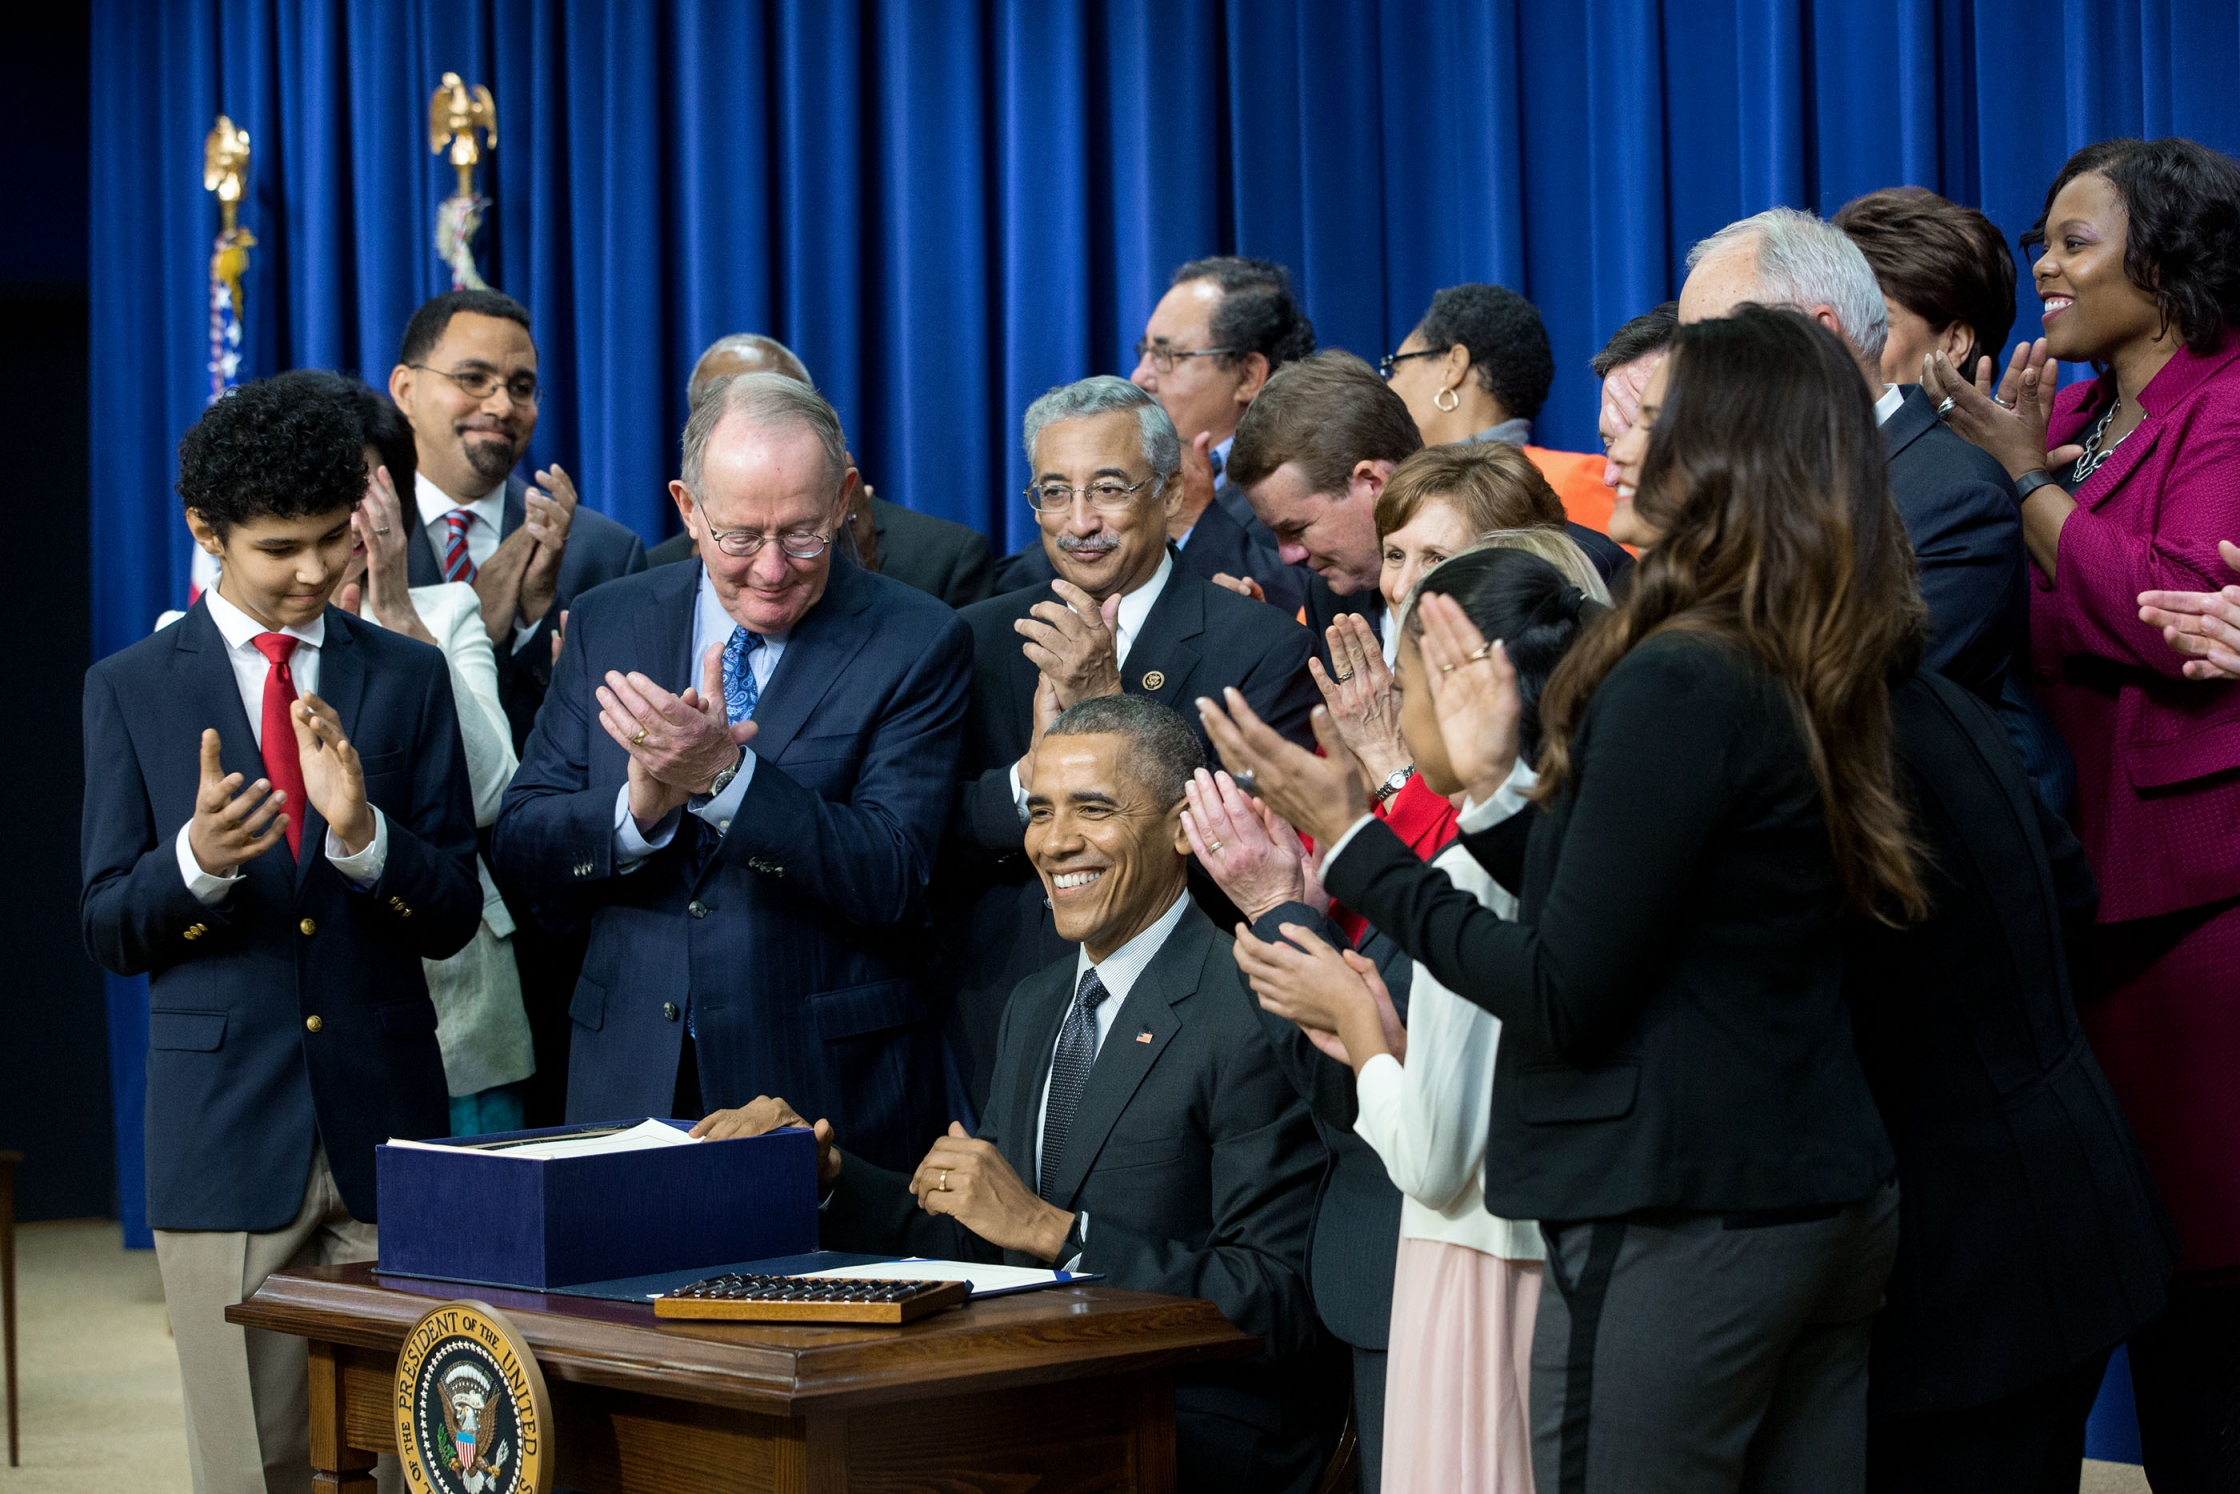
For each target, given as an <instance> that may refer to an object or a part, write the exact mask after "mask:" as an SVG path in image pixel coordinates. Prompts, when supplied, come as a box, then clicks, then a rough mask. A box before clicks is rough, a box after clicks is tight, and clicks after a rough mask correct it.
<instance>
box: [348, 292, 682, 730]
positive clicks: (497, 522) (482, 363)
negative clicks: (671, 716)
mask: <svg viewBox="0 0 2240 1494" xmlns="http://www.w3.org/2000/svg"><path fill="white" fill-rule="evenodd" d="M389 397H390V398H391V399H392V400H395V401H396V405H397V408H398V409H399V410H402V411H403V412H404V417H405V419H406V420H407V421H409V422H410V423H411V425H412V441H413V446H414V447H415V448H416V450H417V452H418V456H419V471H418V473H417V475H416V476H415V478H414V487H415V490H416V491H415V493H414V501H415V503H416V504H417V506H418V508H419V510H420V532H421V534H422V535H423V536H425V539H424V541H423V542H421V543H417V544H414V545H411V546H409V547H408V549H407V560H406V563H407V565H408V566H409V567H410V568H411V582H412V584H413V585H414V586H434V585H436V584H437V583H439V582H443V581H465V582H468V583H470V584H471V585H472V586H473V587H474V589H475V592H476V594H477V595H478V596H480V597H481V599H482V621H483V625H484V627H486V628H487V629H488V630H489V633H490V642H491V644H492V645H493V646H494V647H495V648H496V649H497V651H498V699H499V702H500V703H501V704H502V705H504V707H505V710H506V717H507V719H508V721H509V722H510V723H511V725H512V728H513V745H514V750H515V751H517V752H518V751H519V750H520V749H521V745H522V744H523V743H524V742H526V741H527V740H528V737H529V726H530V723H532V722H533V721H535V720H536V715H537V707H538V706H539V705H540V704H541V703H542V702H543V700H544V692H545V689H546V687H547V685H549V684H550V682H551V678H552V640H553V638H554V636H555V635H556V634H557V633H558V631H559V630H560V628H561V626H562V617H563V615H564V614H565V612H566V610H567V608H568V606H569V604H570V603H571V602H573V601H574V600H575V597H576V594H577V593H578V592H584V591H589V590H590V589H591V588H592V587H594V586H597V585H598V584H599V583H600V582H602V581H611V580H613V579H614V578H615V577H617V576H624V575H628V574H629V573H630V572H632V571H642V570H644V569H645V568H646V550H645V544H644V542H643V541H641V540H640V539H639V538H638V536H637V535H636V534H634V533H632V532H631V531H630V530H629V528H627V527H626V526H624V525H622V524H619V523H617V522H615V521H614V520H613V519H610V518H608V517H607V516H606V515H605V514H602V513H598V512H596V511H594V510H592V509H588V508H581V509H579V507H578V505H577V502H576V489H575V484H574V482H572V481H571V480H570V479H569V477H568V474H567V473H566V472H565V471H563V470H562V469H561V468H560V466H559V465H558V464H554V465H553V466H551V467H548V468H546V469H545V470H543V471H541V472H538V473H537V474H536V485H535V486H533V487H532V486H531V485H530V484H528V483H526V482H524V481H523V480H522V479H521V478H519V477H517V476H515V475H514V470H513V469H514V467H515V466H516V465H517V464H518V463H519V462H520V461H521V458H522V456H523V455H524V454H525V453H526V452H527V451H528V449H529V438H530V437H531V436H532V435H534V434H536V429H537V410H538V407H539V405H540V403H541V402H542V400H543V397H544V386H543V385H542V384H541V383H539V382H538V379H537V345H536V342H535V340H534V339H532V338H531V337H530V335H529V311H528V308H527V307H525V306H523V305H522V304H521V303H520V302H519V301H516V300H515V299H514V298H513V297H511V296H509V295H506V294H504V293H503V292H501V291H493V290H465V291H447V292H445V293H444V294H443V295H440V296H437V297H435V298H434V299H433V300H431V301H429V302H427V303H426V304H425V305H423V306H421V308H420V309H419V310H418V311H415V312H414V313H413V314H412V320H411V321H410V322H408V323H406V324H405V331H404V346H403V347H402V348H401V349H400V350H399V351H398V354H397V366H396V367H395V368H393V369H391V370H390V371H389Z"/></svg>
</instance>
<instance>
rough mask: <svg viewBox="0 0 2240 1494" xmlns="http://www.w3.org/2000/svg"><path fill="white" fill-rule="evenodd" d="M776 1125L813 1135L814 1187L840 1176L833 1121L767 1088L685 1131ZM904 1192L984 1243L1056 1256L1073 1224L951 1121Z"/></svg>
mask: <svg viewBox="0 0 2240 1494" xmlns="http://www.w3.org/2000/svg"><path fill="white" fill-rule="evenodd" d="M781 1126H801V1127H804V1128H806V1129H807V1130H809V1131H810V1132H811V1133H812V1134H814V1135H815V1137H816V1138H817V1184H818V1186H819V1187H821V1188H826V1189H829V1188H831V1187H832V1185H833V1184H834V1183H836V1182H838V1181H839V1179H840V1169H841V1166H842V1164H843V1163H844V1161H845V1160H846V1159H845V1158H844V1157H843V1156H842V1155H841V1152H840V1148H839V1146H838V1144H837V1143H835V1141H834V1140H833V1135H832V1122H830V1121H828V1120H820V1121H818V1122H816V1123H815V1124H814V1125H811V1124H810V1123H809V1122H808V1121H806V1120H804V1119H802V1117H801V1115H800V1113H799V1112H797V1111H796V1110H795V1109H794V1108H793V1107H792V1106H791V1105H789V1104H787V1103H786V1102H785V1101H784V1100H780V1099H774V1098H772V1097H771V1096H769V1095H757V1096H756V1097H755V1098H754V1100H753V1101H751V1102H750V1103H748V1104H745V1105H742V1106H740V1107H739V1108H738V1109H736V1110H718V1111H717V1112H716V1113H715V1114H713V1115H711V1116H709V1117H707V1118H706V1119H705V1120H703V1121H701V1122H700V1124H698V1125H697V1126H694V1127H693V1128H692V1134H693V1136H695V1137H696V1138H699V1139H701V1140H705V1141H728V1140H731V1139H732V1138H734V1137H739V1136H760V1135H762V1134H763V1133H764V1132H766V1131H775V1130H777V1129H778V1128H779V1127H781ZM910 1192H911V1193H912V1194H913V1195H914V1196H915V1197H916V1198H917V1200H918V1207H919V1208H921V1209H923V1210H925V1211H926V1212H927V1213H928V1214H945V1215H947V1216H949V1217H950V1218H952V1219H955V1220H956V1221H957V1222H958V1223H959V1224H961V1225H963V1226H964V1227H965V1228H966V1229H969V1230H971V1231H972V1232H973V1233H974V1234H976V1235H978V1236H979V1237H980V1238H981V1239H983V1240H986V1241H987V1242H988V1243H989V1244H991V1245H994V1246H996V1247H998V1248H999V1249H1003V1250H1019V1251H1024V1252H1025V1253H1026V1254H1028V1255H1031V1256H1033V1257H1034V1258H1035V1259H1037V1260H1042V1261H1055V1260H1056V1259H1057V1258H1058V1252H1059V1251H1060V1250H1062V1249H1064V1248H1065V1243H1066V1236H1067V1235H1068V1234H1069V1233H1071V1232H1072V1229H1073V1215H1072V1214H1070V1213H1069V1212H1067V1211H1066V1210H1064V1209H1061V1208H1059V1207H1057V1206H1056V1205H1055V1204H1051V1203H1048V1202H1046V1201H1045V1200H1044V1199H1043V1198H1042V1197H1041V1195H1039V1194H1037V1193H1036V1192H1035V1191H1034V1189H1032V1188H1030V1187H1028V1186H1027V1184H1026V1183H1025V1182H1024V1181H1022V1180H1021V1178H1020V1177H1019V1174H1018V1173H1016V1172H1014V1171H1013V1170H1012V1167H1011V1164H1010V1163H1009V1162H1006V1161H1005V1160H1004V1159H1003V1153H1001V1152H999V1151H997V1150H996V1148H995V1146H994V1144H993V1143H990V1142H986V1141H982V1140H980V1139H979V1138H978V1137H976V1136H973V1135H972V1134H970V1133H969V1132H967V1131H966V1130H965V1128H964V1127H963V1126H961V1125H958V1124H957V1123H956V1122H955V1121H951V1122H950V1123H949V1134H948V1135H946V1136H944V1137H942V1138H940V1139H939V1140H937V1141H936V1142H934V1144H933V1147H932V1149H931V1150H929V1151H928V1152H927V1153H926V1156H925V1160H924V1161H923V1162H920V1163H919V1164H918V1167H917V1170H916V1171H915V1172H913V1173H912V1174H911V1175H910Z"/></svg>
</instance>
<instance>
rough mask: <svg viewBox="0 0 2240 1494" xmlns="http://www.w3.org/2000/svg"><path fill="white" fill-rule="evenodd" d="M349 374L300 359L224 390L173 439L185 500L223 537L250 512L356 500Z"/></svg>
mask: <svg viewBox="0 0 2240 1494" xmlns="http://www.w3.org/2000/svg"><path fill="white" fill-rule="evenodd" d="M352 382H353V381H352V380H349V379H346V378H344V377H342V376H341V375H340V374H333V373H328V372H326V371H325V370H324V369H316V368H299V369H294V370H291V371H290V372H288V373H283V374H274V375H273V376H272V377H271V378H269V379H258V380H257V381H256V382H255V383H251V384H243V385H242V386H241V387H240V388H238V389H234V390H231V391H229V392H228V393H227V394H226V395H225V397H224V398H222V399H220V400H219V401H218V402H217V403H216V404H214V405H212V406H211V407H210V408H209V409H207V410H204V411H203V412H202V418H201V419H200V420H197V421H196V422H195V423H194V426H193V428H192V429H191V430H189V431H188V432H187V434H186V438H185V439H184V440H182V441H181V442H180V443H179V496H180V497H181V498H182V499H184V500H185V501H186V506H187V507H188V508H190V509H192V510H194V511H195V512H196V513H198V514H200V515H202V517H203V518H204V519H206V520H208V521H209V524H210V527H211V528H213V529H215V530H217V531H218V536H219V538H221V539H223V538H224V537H225V536H226V535H227V534H229V533H231V532H232V530H233V528H234V526H235V525H237V524H246V523H248V522H250V521H251V520H254V519H261V518H266V517H268V516H269V517H272V518H278V519H301V518H306V517H308V516H310V515H313V514H330V513H335V512H337V511H339V510H342V509H347V508H350V507H352V506H354V505H355V504H356V503H357V501H358V499H359V498H360V497H362V496H363V495H364V493H365V490H366V454H365V447H366V437H365V428H364V426H363V425H362V424H361V423H360V421H359V419H358V410H357V405H356V402H355V400H354V399H353V398H352V396H351V392H350V387H351V384H352ZM405 501H406V502H408V503H409V502H411V499H410V497H409V496H408V497H407V498H406V500H405Z"/></svg>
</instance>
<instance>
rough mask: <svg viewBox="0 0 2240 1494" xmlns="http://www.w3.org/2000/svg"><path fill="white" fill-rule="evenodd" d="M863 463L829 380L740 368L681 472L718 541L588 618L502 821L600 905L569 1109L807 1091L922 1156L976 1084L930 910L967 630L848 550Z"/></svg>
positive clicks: (522, 844)
mask: <svg viewBox="0 0 2240 1494" xmlns="http://www.w3.org/2000/svg"><path fill="white" fill-rule="evenodd" d="M858 481H859V478H858V476H857V474H856V471H855V469H854V467H852V466H851V465H849V463H848V460H847V443H846V438H845V437H844V436H843V435H842V433H841V429H840V420H839V417H838V416H837V415H836V414H834V413H833V410H832V407H831V406H830V405H828V404H826V403H825V401H824V399H823V398H822V397H821V396H819V395H818V394H817V393H816V391H815V390H813V389H811V388H809V387H808V386H807V385H805V384H803V383H800V382H799V381H797V380H794V379H790V378H786V377H784V376H782V375H779V374H774V373H757V374H743V375H740V376H738V377H736V378H733V379H730V380H729V381H728V382H727V383H725V384H724V385H723V386H722V387H721V388H719V389H717V390H715V391H713V392H711V394H710V395H709V397H708V398H707V399H705V400H703V401H702V402H701V403H700V404H699V405H698V406H697V407H696V408H695V409H694V411H693V414H692V419H691V420H690V422H689V423H688V424H687V425H686V427H685V439H684V463H683V476H682V478H681V479H680V480H679V481H677V482H673V483H671V484H670V493H671V495H672V496H673V497H674V498H675V500H676V504H677V511H678V513H679V514H680V515H681V516H682V518H683V520H684V524H685V527H686V529H687V530H689V531H690V532H691V533H692V534H693V535H694V537H695V540H696V541H697V545H698V551H699V558H696V559H694V560H691V561H687V562H683V563H680V564H676V565H666V566H661V567H658V568H656V569H653V570H650V571H647V572H645V573H644V574H642V575H637V576H631V577H627V578H625V579H623V580H621V581H619V582H616V583H614V584H613V585H610V586H606V587H603V588H601V589H600V590H599V591H598V592H597V593H596V594H594V595H592V596H589V597H586V598H584V599H583V601H582V603H581V604H580V605H579V606H578V607H577V608H576V609H575V611H574V614H573V616H572V617H571V618H570V622H569V627H568V633H567V640H566V644H565V646H564V647H563V649H562V650H561V654H560V659H559V663H558V664H557V665H556V666H555V668H554V676H553V687H552V690H551V693H550V694H549V695H548V697H547V699H546V705H545V709H544V711H543V713H542V714H541V715H540V716H539V717H538V719H537V728H536V731H535V732H534V733H533V734H532V735H531V737H530V739H529V746H528V749H527V751H525V752H524V753H523V754H522V763H521V770H520V772H519V773H518V774H516V775H515V777H514V780H513V787H512V788H511V789H510V790H509V791H508V792H507V795H506V799H505V804H504V806H503V808H502V809H501V810H500V812H499V818H498V825H497V831H496V836H495V841H494V846H493V850H494V853H495V860H496V864H497V869H498V873H499V875H500V876H501V877H505V878H508V879H510V880H511V882H512V883H513V884H514V885H516V886H519V887H522V888H524V889H526V890H527V891H529V892H530V893H531V895H533V896H535V897H537V898H539V899H540V900H549V901H551V902H553V903H557V904H559V905H561V906H562V907H565V908H568V909H571V910H572V911H574V912H576V913H578V914H579V915H580V916H582V917H584V918H586V919H588V921H589V925H590V945H589V949H588V950H587V952H586V954H585V957H584V963H583V975H582V978H581V979H580V980H579V981H578V982H577V983H576V987H575V991H574V994H573V997H572V999H571V1000H570V1002H569V1006H568V1014H569V1016H570V1018H571V1019H572V1028H573V1031H572V1038H571V1043H570V1057H569V1069H568V1099H567V1113H568V1117H569V1119H571V1120H601V1119H609V1118H612V1117H614V1116H618V1115H672V1116H679V1117H686V1118H689V1119H692V1120H698V1119H700V1118H701V1117H703V1116H704V1115H706V1114H708V1113H709V1112H711V1111H714V1110H717V1109H722V1108H726V1107H733V1106H739V1105H744V1104H746V1103H747V1102H748V1101H750V1100H752V1099H754V1098H755V1096H757V1095H764V1094H784V1095H788V1096H791V1095H794V1094H796V1093H801V1094H811V1095H814V1096H816V1098H815V1099H813V1100H804V1101H803V1103H805V1104H810V1105H814V1106H818V1107H829V1108H831V1109H834V1110H836V1111H837V1110H841V1109H845V1110H846V1112H847V1113H848V1114H850V1115H851V1116H861V1117H863V1118H864V1119H863V1120H862V1121H861V1122H852V1123H851V1132H852V1134H853V1135H854V1136H855V1138H856V1143H855V1144H856V1145H857V1146H859V1147H860V1148H861V1149H862V1150H863V1151H864V1152H865V1153H866V1154H867V1155H874V1156H876V1157H877V1158H878V1159H879V1165H881V1166H886V1167H899V1166H903V1165H906V1164H907V1163H908V1162H910V1161H913V1160H915V1158H916V1157H917V1156H919V1155H921V1154H922V1153H923V1151H924V1148H925V1146H926V1144H927V1143H928V1141H929V1140H930V1139H931V1138H932V1137H934V1136H936V1135H938V1134H940V1133H941V1131H942V1130H943V1128H944V1127H945V1126H946V1124H947V1122H948V1121H949V1119H950V1118H951V1117H952V1115H954V1114H959V1113H961V1111H959V1110H957V1109H956V1108H954V1107H953V1106H952V1104H951V1103H950V1102H951V1096H950V1095H949V1093H948V1090H947V1089H946V1087H945V1085H944V1080H943V1075H944V1072H945V1069H944V1065H943V1063H942V1058H941V1046H940V1044H941V1038H940V1033H939V1030H938V1026H937V1023H936V1021H935V1017H936V1012H935V1009H934V1007H933V1006H932V1005H931V1004H930V1001H929V994H928V992H927V990H926V989H925V987H924V985H923V984H922V983H921V981H920V979H919V973H920V971H921V969H922V967H923V965H924V963H925V959H924V953H925V952H924V949H923V945H922V941H921V940H919V939H918V938H917V937H915V934H914V932H913V931H912V930H911V928H910V926H911V925H912V924H913V923H914V921H915V920H917V919H918V918H919V916H920V914H921V913H922V904H923V899H924V895H925V892H926V887H927V883H928V881H929V879H930V878H931V876H932V873H933V863H934V856H935V852H936V849H937V847H938V844H939V841H940V836H941V828H942V821H943V818H944V814H945V811H946V808H947V803H948V798H949V794H950V792H951V789H952V786H953V783H954V779H955V773H956V760H957V750H958V744H959V742H960V740H961V737H962V733H961V732H960V730H959V726H960V723H961V721H962V718H963V715H964V708H965V692H966V687H967V683H968V680H969V677H970V672H971V638H970V635H969V634H968V633H967V631H966V629H965V626H964V624H963V623H962V622H960V621H959V620H958V618H957V615H956V613H954V612H952V611H951V610H950V609H949V608H948V607H946V606H944V605H943V604H942V603H940V602H939V601H936V600H935V599H934V598H932V597H929V596H927V595H925V594H924V593H923V592H920V591H917V590H915V589H913V588H911V587H909V586H906V585H904V584H903V583H902V582H900V581H896V580H893V579H891V578H889V577H885V576H880V575H877V574H875V573H873V572H870V571H866V570H864V569H862V568H861V567H859V566H857V565H855V564H853V563H852V562H849V561H847V560H845V559H842V558H840V557H838V556H837V555H836V554H835V552H834V544H833V542H834V539H835V537H836V536H837V534H838V532H839V526H840V523H841V516H842V515H843V513H844V512H845V511H846V508H847V503H848V499H849V497H850V495H851V494H852V492H853V490H854V487H855V485H856V483H857V482H858Z"/></svg>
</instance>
